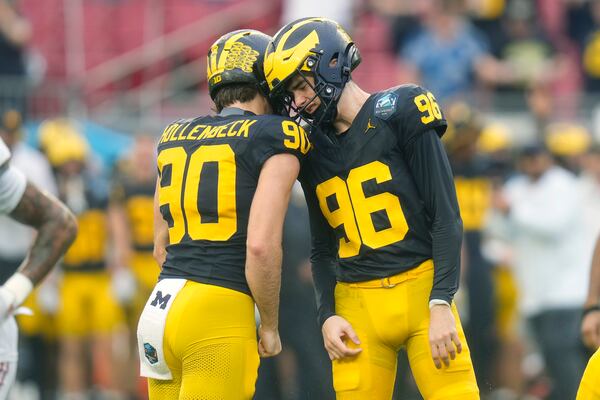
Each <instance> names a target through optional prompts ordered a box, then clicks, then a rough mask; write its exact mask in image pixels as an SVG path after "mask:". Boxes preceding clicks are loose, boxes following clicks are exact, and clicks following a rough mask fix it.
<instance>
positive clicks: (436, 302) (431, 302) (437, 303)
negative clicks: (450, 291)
mask: <svg viewBox="0 0 600 400" xmlns="http://www.w3.org/2000/svg"><path fill="white" fill-rule="evenodd" d="M433 306H448V307H450V303H448V302H447V301H446V300H442V299H432V300H429V309H430V310H431V308H433Z"/></svg>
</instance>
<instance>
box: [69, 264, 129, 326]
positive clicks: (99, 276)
mask: <svg viewBox="0 0 600 400" xmlns="http://www.w3.org/2000/svg"><path fill="white" fill-rule="evenodd" d="M110 279H111V278H110V275H109V274H108V272H106V271H97V272H65V274H64V276H63V279H62V284H61V288H60V296H61V299H60V301H61V304H60V307H59V309H58V314H57V321H58V322H57V323H58V332H59V334H60V335H61V336H75V337H85V336H88V335H92V334H110V333H112V332H114V331H115V330H116V329H118V328H119V327H121V325H122V324H123V323H124V320H125V317H124V315H123V310H122V309H121V306H120V305H119V304H118V303H117V301H116V300H115V298H114V296H113V294H112V290H111V282H110Z"/></svg>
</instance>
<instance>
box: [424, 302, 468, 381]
mask: <svg viewBox="0 0 600 400" xmlns="http://www.w3.org/2000/svg"><path fill="white" fill-rule="evenodd" d="M429 318H430V321H429V345H430V346H431V356H432V358H433V363H434V364H435V367H436V368H438V369H440V368H442V363H443V364H444V365H445V366H449V365H450V360H454V359H455V358H456V354H457V353H460V352H461V351H462V344H461V342H460V339H459V337H458V331H457V330H456V320H455V319H454V315H453V314H452V310H451V309H450V307H448V306H447V305H444V304H438V305H434V306H433V307H431V310H430V312H429Z"/></svg>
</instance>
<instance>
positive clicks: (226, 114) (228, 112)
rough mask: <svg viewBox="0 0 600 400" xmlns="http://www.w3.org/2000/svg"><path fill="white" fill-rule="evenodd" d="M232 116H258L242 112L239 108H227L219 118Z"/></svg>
mask: <svg viewBox="0 0 600 400" xmlns="http://www.w3.org/2000/svg"><path fill="white" fill-rule="evenodd" d="M231 115H256V114H254V113H253V112H252V111H246V110H242V109H241V108H238V107H225V108H224V109H222V110H221V112H220V113H219V116H221V117H229V116H231Z"/></svg>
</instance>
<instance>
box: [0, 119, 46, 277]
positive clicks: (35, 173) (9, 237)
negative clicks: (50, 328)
mask: <svg viewBox="0 0 600 400" xmlns="http://www.w3.org/2000/svg"><path fill="white" fill-rule="evenodd" d="M22 137H23V131H22V120H21V114H20V113H19V112H18V111H16V110H14V109H9V110H7V111H5V112H3V113H1V114H0V138H2V140H4V143H6V145H7V146H8V148H9V149H10V151H11V154H12V158H11V164H12V165H14V166H15V167H16V168H18V169H19V170H20V171H21V172H23V174H24V175H25V177H26V178H27V179H28V180H29V181H31V182H32V183H34V184H35V185H36V186H37V187H38V188H40V189H42V190H45V191H47V192H49V193H51V194H53V195H56V182H55V181H54V177H53V175H52V169H51V168H50V164H49V163H48V161H47V160H46V158H45V157H44V156H43V155H42V154H41V153H40V152H39V151H37V150H35V149H34V148H32V147H30V146H29V145H27V144H25V143H23V142H22ZM33 235H34V230H33V229H32V228H30V227H28V226H25V225H23V224H21V223H19V222H17V221H15V220H13V219H11V218H9V217H8V216H4V215H1V216H0V263H1V264H2V265H3V268H1V269H0V284H1V283H2V282H4V281H5V280H6V279H7V278H8V277H9V276H11V275H12V274H13V272H15V271H16V269H17V268H18V267H19V265H20V264H21V262H22V261H23V259H24V258H25V256H26V255H27V251H28V250H29V246H30V245H31V242H32V241H33Z"/></svg>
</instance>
